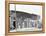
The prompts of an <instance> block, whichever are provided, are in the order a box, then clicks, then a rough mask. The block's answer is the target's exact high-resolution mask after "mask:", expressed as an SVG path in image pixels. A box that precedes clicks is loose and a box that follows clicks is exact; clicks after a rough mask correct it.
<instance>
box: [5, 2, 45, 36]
mask: <svg viewBox="0 0 46 36" xmlns="http://www.w3.org/2000/svg"><path fill="white" fill-rule="evenodd" d="M10 3H11V4H28V5H41V6H42V26H43V27H42V31H41V32H40V31H39V32H37V31H35V32H28V33H27V32H14V33H10V32H9V23H10V22H9V13H8V12H9V4H10ZM44 32H45V3H42V2H20V1H19V2H17V1H5V35H6V36H7V35H20V34H21V35H22V34H35V33H44Z"/></svg>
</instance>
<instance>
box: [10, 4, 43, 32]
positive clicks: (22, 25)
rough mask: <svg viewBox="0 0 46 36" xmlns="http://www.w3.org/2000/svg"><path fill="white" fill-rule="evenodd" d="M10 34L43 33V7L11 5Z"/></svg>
mask: <svg viewBox="0 0 46 36" xmlns="http://www.w3.org/2000/svg"><path fill="white" fill-rule="evenodd" d="M9 12H10V15H9V16H10V32H26V31H42V6H40V5H24V4H10V11H9Z"/></svg>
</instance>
